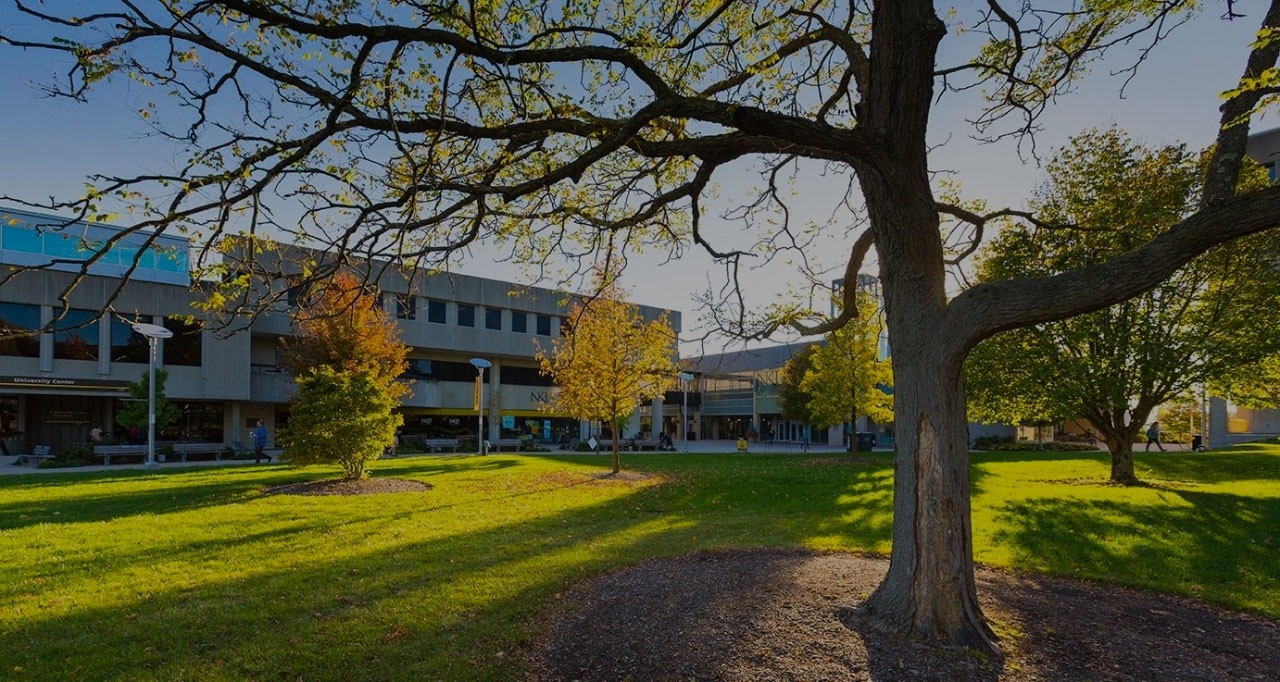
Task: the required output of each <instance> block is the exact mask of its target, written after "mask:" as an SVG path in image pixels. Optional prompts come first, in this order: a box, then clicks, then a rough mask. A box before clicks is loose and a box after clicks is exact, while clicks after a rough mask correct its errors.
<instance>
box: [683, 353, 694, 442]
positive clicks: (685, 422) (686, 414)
mask: <svg viewBox="0 0 1280 682" xmlns="http://www.w3.org/2000/svg"><path fill="white" fill-rule="evenodd" d="M690 381H693V375H692V374H690V373H689V372H681V373H680V387H681V389H682V392H683V393H684V407H683V408H682V410H681V412H680V421H681V424H680V433H681V435H683V436H684V451H685V452H686V453H687V452H689V382H690Z"/></svg>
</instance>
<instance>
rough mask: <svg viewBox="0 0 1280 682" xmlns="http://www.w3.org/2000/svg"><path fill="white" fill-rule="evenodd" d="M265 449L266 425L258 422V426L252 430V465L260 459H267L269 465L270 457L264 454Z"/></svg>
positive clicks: (260, 421)
mask: <svg viewBox="0 0 1280 682" xmlns="http://www.w3.org/2000/svg"><path fill="white" fill-rule="evenodd" d="M266 447H267V425H266V424H265V423H264V422H263V421H262V420H261V419H259V420H258V426H257V427H256V428H254V429H253V463H254V464H258V463H259V462H261V461H262V458H264V457H265V458H266V459H267V463H268V464H270V463H271V455H268V454H267V452H266Z"/></svg>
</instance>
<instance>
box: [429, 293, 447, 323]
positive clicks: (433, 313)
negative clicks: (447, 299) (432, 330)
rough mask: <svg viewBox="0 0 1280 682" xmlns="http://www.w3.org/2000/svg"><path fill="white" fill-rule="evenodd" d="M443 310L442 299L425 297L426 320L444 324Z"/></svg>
mask: <svg viewBox="0 0 1280 682" xmlns="http://www.w3.org/2000/svg"><path fill="white" fill-rule="evenodd" d="M444 311H445V306H444V301H437V300H435V299H427V322H431V323H432V324H444V321H445V317H444V315H445V313H444Z"/></svg>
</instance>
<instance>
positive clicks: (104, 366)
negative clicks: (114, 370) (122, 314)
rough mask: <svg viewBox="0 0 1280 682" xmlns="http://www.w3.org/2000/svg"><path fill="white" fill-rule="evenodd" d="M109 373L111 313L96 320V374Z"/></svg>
mask: <svg viewBox="0 0 1280 682" xmlns="http://www.w3.org/2000/svg"><path fill="white" fill-rule="evenodd" d="M110 373H111V313H106V314H104V315H103V316H102V318H101V319H99V320H98V374H102V375H104V376H105V375H107V374H110ZM108 426H110V425H108Z"/></svg>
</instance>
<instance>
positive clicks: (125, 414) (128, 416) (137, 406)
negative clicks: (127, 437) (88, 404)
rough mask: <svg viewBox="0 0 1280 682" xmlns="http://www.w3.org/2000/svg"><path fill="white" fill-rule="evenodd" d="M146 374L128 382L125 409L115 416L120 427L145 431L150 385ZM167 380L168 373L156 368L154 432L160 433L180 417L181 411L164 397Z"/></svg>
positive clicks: (148, 415)
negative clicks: (127, 398)
mask: <svg viewBox="0 0 1280 682" xmlns="http://www.w3.org/2000/svg"><path fill="white" fill-rule="evenodd" d="M148 374H149V371H148V372H143V373H142V376H141V377H139V378H138V380H137V381H131V382H129V386H128V388H127V390H128V392H129V398H130V399H129V401H128V402H126V403H125V407H124V409H123V410H121V411H120V413H119V414H117V415H116V421H118V422H120V425H121V426H124V427H125V428H129V429H139V430H145V429H146V428H147V421H148V419H149V417H150V411H151V405H150V398H149V396H148V393H149V387H150V385H151V380H150V377H149V376H148ZM168 378H169V371H168V370H166V369H162V368H160V367H157V368H156V431H161V430H163V429H164V428H165V427H167V426H169V425H170V424H172V423H174V422H176V421H178V418H179V417H181V416H182V410H180V409H178V406H177V405H175V404H173V403H171V402H169V399H168V398H166V397H165V393H164V384H165V381H166V380H168Z"/></svg>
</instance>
